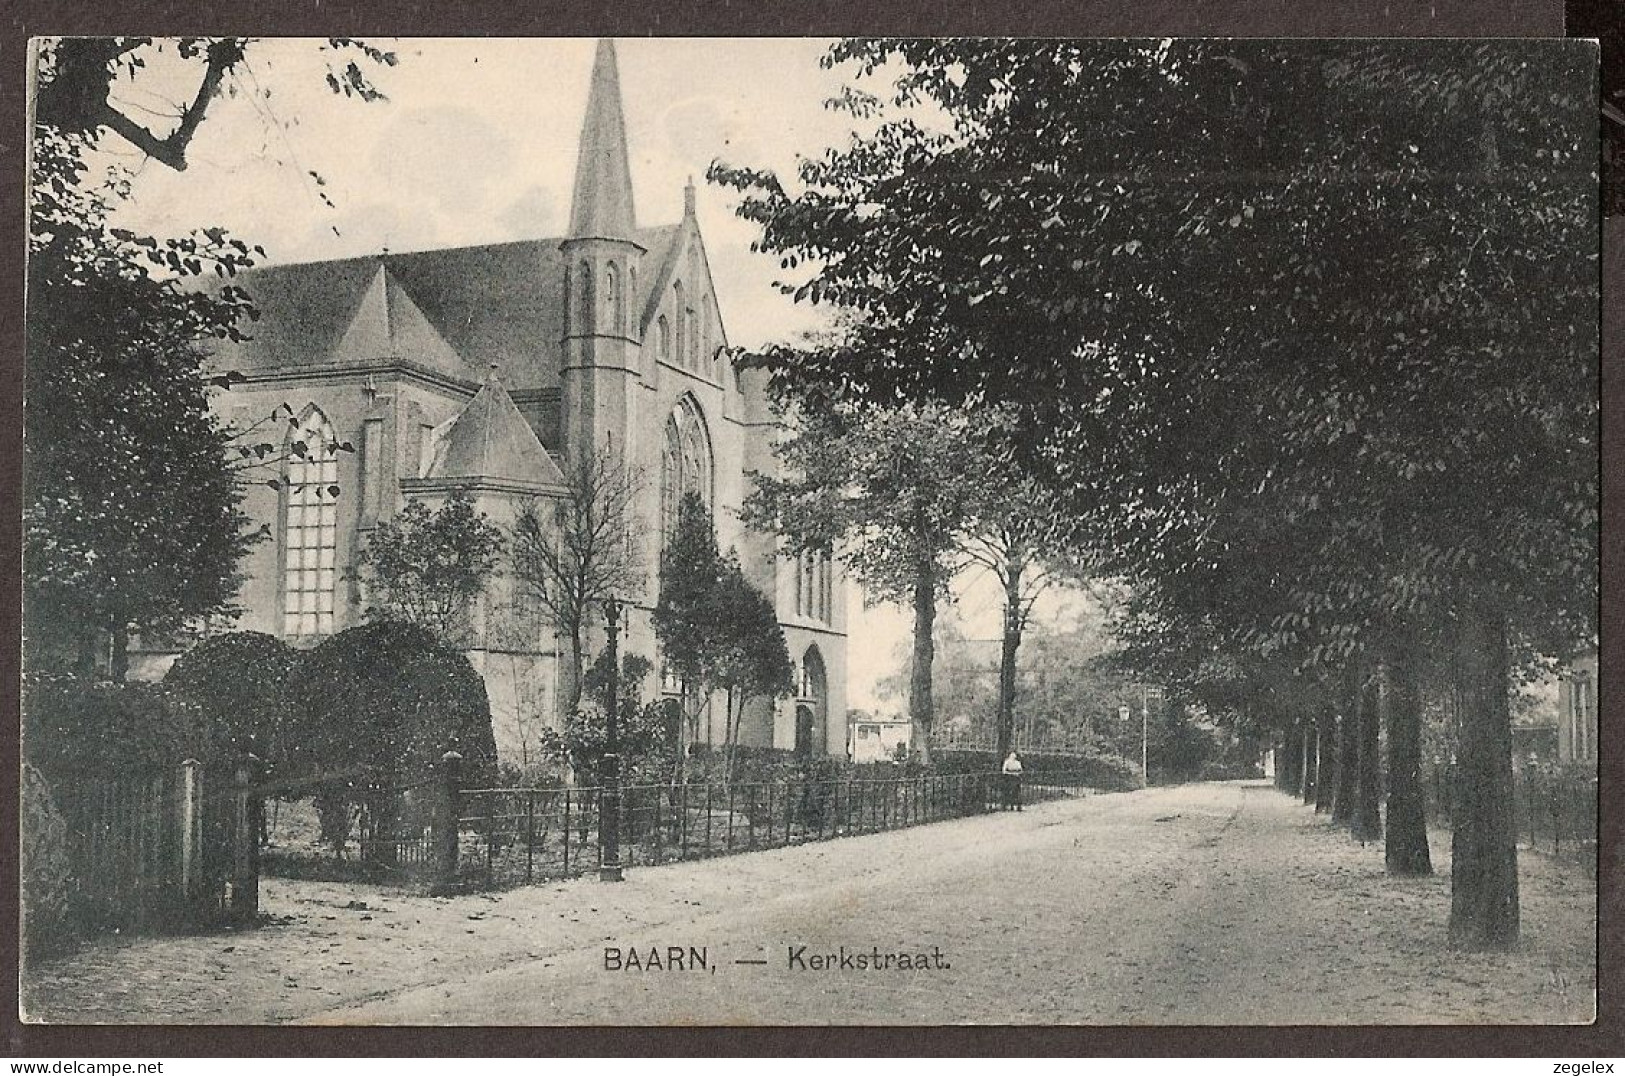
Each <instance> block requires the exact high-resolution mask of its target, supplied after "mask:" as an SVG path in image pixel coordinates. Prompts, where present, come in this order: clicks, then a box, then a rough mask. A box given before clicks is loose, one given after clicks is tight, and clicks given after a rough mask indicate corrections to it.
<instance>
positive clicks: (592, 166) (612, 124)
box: [569, 38, 636, 239]
mask: <svg viewBox="0 0 1625 1076" xmlns="http://www.w3.org/2000/svg"><path fill="white" fill-rule="evenodd" d="M635 228H636V217H635V215H634V214H633V211H632V167H631V164H630V163H629V162H628V160H627V152H626V120H625V118H624V117H623V116H622V115H621V78H620V74H619V72H618V71H617V70H616V67H615V43H614V42H613V41H611V40H609V39H608V38H604V39H603V40H601V41H599V42H598V56H597V59H595V60H594V61H593V65H592V87H591V89H590V90H589V91H588V93H587V118H586V120H585V121H584V122H583V123H582V125H581V148H580V151H579V154H578V155H577V157H576V186H575V194H574V197H573V199H572V201H571V203H570V234H569V238H571V239H631V238H632V236H633V233H634V230H635Z"/></svg>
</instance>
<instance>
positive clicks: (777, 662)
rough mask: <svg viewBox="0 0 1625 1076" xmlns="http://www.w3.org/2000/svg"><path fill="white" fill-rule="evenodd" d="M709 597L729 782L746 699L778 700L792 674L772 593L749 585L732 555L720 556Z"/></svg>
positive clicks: (787, 690)
mask: <svg viewBox="0 0 1625 1076" xmlns="http://www.w3.org/2000/svg"><path fill="white" fill-rule="evenodd" d="M713 603H714V608H715V611H716V616H717V618H718V620H719V626H720V628H721V631H720V632H719V633H718V639H717V643H718V646H717V661H716V666H715V668H716V672H715V682H716V686H717V687H718V688H721V689H722V690H723V691H725V692H726V693H727V711H726V714H725V717H726V731H725V734H724V742H725V743H726V745H727V750H728V762H727V769H726V779H727V781H728V782H730V783H731V782H732V780H733V768H734V758H735V756H736V755H737V754H738V751H737V748H738V746H739V728H740V724H741V723H742V722H743V720H744V717H745V707H746V705H747V704H749V703H750V702H751V701H752V700H754V699H759V698H763V697H765V698H768V699H770V700H777V699H781V698H784V697H785V696H787V695H790V694H792V693H793V692H794V691H795V674H794V668H793V666H792V665H791V662H790V651H789V648H788V647H787V646H786V645H785V642H784V630H783V629H782V628H780V627H779V617H778V612H777V611H776V610H775V609H774V608H773V602H772V599H770V598H769V597H768V596H767V595H766V594H763V593H762V592H761V591H760V590H757V589H756V587H754V586H752V585H751V583H750V581H749V580H748V579H746V578H745V573H744V572H743V571H741V570H740V568H739V562H738V561H737V560H736V559H735V558H733V557H732V556H729V557H727V558H725V559H724V561H723V566H722V577H721V579H720V581H719V586H718V588H717V592H716V594H715V596H714V599H713Z"/></svg>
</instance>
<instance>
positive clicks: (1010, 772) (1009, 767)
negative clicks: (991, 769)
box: [1000, 751, 1021, 811]
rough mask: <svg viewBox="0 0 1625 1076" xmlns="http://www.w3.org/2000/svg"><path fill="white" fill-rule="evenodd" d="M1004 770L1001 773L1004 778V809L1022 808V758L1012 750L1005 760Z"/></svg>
mask: <svg viewBox="0 0 1625 1076" xmlns="http://www.w3.org/2000/svg"><path fill="white" fill-rule="evenodd" d="M1003 769H1004V772H1003V773H1002V774H1001V775H1000V776H1001V777H1003V779H1004V809H1005V810H1007V811H1008V810H1009V809H1010V808H1012V807H1014V808H1015V809H1016V810H1018V811H1019V810H1021V759H1020V758H1018V757H1017V756H1016V753H1015V752H1014V751H1011V752H1010V754H1009V756H1008V757H1007V758H1006V759H1005V760H1004V768H1003Z"/></svg>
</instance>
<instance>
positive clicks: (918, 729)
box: [908, 554, 937, 763]
mask: <svg viewBox="0 0 1625 1076" xmlns="http://www.w3.org/2000/svg"><path fill="white" fill-rule="evenodd" d="M936 622H937V562H936V560H935V558H933V557H930V556H926V555H923V554H922V555H921V556H920V558H919V559H918V561H917V562H916V563H915V574H914V663H913V667H912V668H911V669H910V671H909V679H908V718H909V721H910V722H912V723H913V726H914V739H915V741H916V742H917V743H919V744H920V745H921V746H920V761H921V762H925V763H929V762H930V761H931V720H932V703H931V662H932V660H933V658H934V657H935V653H936V643H935V640H934V639H933V638H932V633H933V631H934V630H935V628H936Z"/></svg>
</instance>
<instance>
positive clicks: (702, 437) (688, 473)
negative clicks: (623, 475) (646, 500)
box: [660, 396, 711, 539]
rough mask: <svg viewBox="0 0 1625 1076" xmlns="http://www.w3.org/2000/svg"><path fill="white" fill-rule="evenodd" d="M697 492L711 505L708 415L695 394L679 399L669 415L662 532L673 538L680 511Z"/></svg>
mask: <svg viewBox="0 0 1625 1076" xmlns="http://www.w3.org/2000/svg"><path fill="white" fill-rule="evenodd" d="M690 493H693V494H696V495H698V496H699V498H700V500H701V501H703V502H704V503H705V505H706V507H707V508H710V506H711V438H710V435H708V434H707V433H706V430H705V418H704V417H703V416H702V415H701V414H700V408H699V405H698V404H697V403H695V402H694V398H693V397H692V396H684V397H683V398H682V399H681V400H679V401H677V406H676V407H674V408H673V409H672V412H671V415H670V416H669V417H667V419H666V436H665V442H664V445H663V447H662V448H661V453H660V522H661V534H662V536H663V537H664V538H667V539H669V538H670V537H671V535H672V533H673V532H674V531H676V529H677V513H678V509H679V508H680V507H681V505H682V503H683V498H684V496H686V495H687V494H690Z"/></svg>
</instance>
